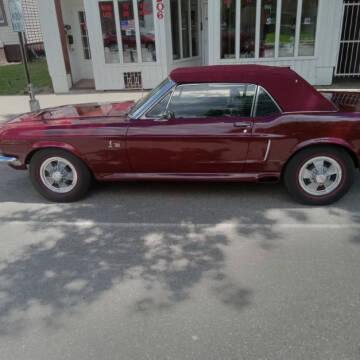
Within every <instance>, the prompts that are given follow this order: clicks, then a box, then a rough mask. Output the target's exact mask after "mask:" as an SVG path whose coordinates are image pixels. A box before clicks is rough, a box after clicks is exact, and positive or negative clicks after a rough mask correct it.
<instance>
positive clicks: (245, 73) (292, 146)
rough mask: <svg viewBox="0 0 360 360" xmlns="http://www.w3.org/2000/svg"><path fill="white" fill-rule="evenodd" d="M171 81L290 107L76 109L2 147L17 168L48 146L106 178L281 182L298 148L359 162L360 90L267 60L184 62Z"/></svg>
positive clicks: (13, 128)
mask: <svg viewBox="0 0 360 360" xmlns="http://www.w3.org/2000/svg"><path fill="white" fill-rule="evenodd" d="M170 79H171V80H172V81H173V82H175V83H176V85H179V84H199V83H248V84H255V85H259V86H262V87H263V88H265V89H266V90H267V91H268V93H269V94H270V95H271V96H272V98H273V99H274V100H275V101H276V102H277V104H278V106H279V107H280V109H281V111H280V112H279V113H277V114H274V115H271V116H267V117H256V116H254V117H247V118H237V119H236V118H235V119H234V118H233V117H228V116H223V117H213V116H212V117H208V118H186V119H184V118H178V119H177V118H172V119H168V120H167V121H155V120H156V119H151V118H131V116H129V114H128V112H129V109H130V107H131V106H132V105H133V102H125V103H115V104H86V105H69V106H64V107H60V108H54V109H46V110H44V111H42V112H40V113H36V114H28V115H24V116H21V117H19V118H16V119H14V120H13V121H10V122H8V123H6V124H4V125H3V126H2V128H0V153H1V154H3V155H5V156H8V157H14V158H16V159H17V160H16V161H15V162H13V163H10V165H11V166H12V167H14V168H17V169H26V168H27V164H29V162H30V160H31V158H32V156H33V155H34V154H35V153H36V151H38V150H39V149H44V148H56V149H59V148H60V149H64V150H66V151H68V152H71V153H72V154H74V155H75V156H77V157H78V158H79V159H81V160H82V161H83V162H84V163H85V164H86V165H87V167H88V168H89V169H90V170H91V172H92V174H93V175H94V177H95V178H96V179H98V180H101V181H112V180H206V181H214V180H221V181H277V180H279V179H280V178H281V176H282V173H283V170H284V167H285V165H286V164H287V162H288V161H289V159H291V158H292V157H293V156H294V154H296V153H297V152H299V151H300V150H302V149H305V148H309V147H311V146H316V145H319V144H323V145H324V144H326V145H331V146H334V147H339V148H342V149H344V150H345V151H346V152H347V153H348V154H349V156H351V158H352V159H353V161H354V165H355V166H356V167H358V165H359V162H360V100H359V99H360V95H359V94H357V93H327V94H321V93H320V92H318V91H316V90H315V89H314V88H313V87H312V86H311V85H309V84H308V83H307V82H306V81H305V80H304V79H302V78H301V77H300V76H299V75H297V74H296V73H295V72H293V71H292V70H290V69H288V68H278V67H267V66H257V65H239V66H210V67H198V68H184V69H178V70H175V71H173V72H172V73H171V74H170ZM326 97H327V98H326ZM330 100H333V101H330ZM238 125H239V126H238Z"/></svg>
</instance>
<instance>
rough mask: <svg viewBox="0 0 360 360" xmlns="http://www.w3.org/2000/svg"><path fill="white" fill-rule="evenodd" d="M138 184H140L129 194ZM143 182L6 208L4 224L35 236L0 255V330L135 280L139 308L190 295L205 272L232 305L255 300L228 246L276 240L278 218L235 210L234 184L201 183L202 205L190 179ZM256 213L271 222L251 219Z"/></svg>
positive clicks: (267, 244)
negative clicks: (230, 268) (177, 184)
mask: <svg viewBox="0 0 360 360" xmlns="http://www.w3.org/2000/svg"><path fill="white" fill-rule="evenodd" d="M131 186H133V187H134V189H135V191H133V192H132V193H131V192H130V194H129V188H130V187H131ZM139 186H140V185H139V184H138V185H130V186H129V185H127V186H125V189H124V188H123V189H122V190H120V191H119V192H120V193H122V194H123V195H124V197H126V196H125V194H124V192H127V196H128V198H126V199H123V200H124V202H125V203H126V204H127V205H124V203H116V202H114V201H113V202H111V201H110V202H109V201H108V199H102V200H100V199H99V197H100V194H98V195H95V196H92V197H90V198H89V199H88V200H86V201H83V202H80V203H77V204H71V205H66V204H63V205H54V204H46V203H44V204H38V205H37V206H36V207H34V206H31V208H30V209H24V210H20V211H18V210H17V211H11V212H10V213H9V214H4V213H1V216H0V224H9V223H10V224H14V226H22V227H23V229H24V230H23V231H24V232H25V231H26V233H27V234H28V236H27V237H26V238H25V237H24V239H14V240H13V241H19V242H20V243H21V246H18V247H17V249H16V250H14V251H13V252H12V253H11V254H10V256H9V257H8V258H7V259H6V260H2V261H0V334H1V333H3V334H11V333H17V332H19V331H21V330H22V329H23V328H24V327H26V326H28V323H27V321H26V320H25V318H26V316H25V314H26V313H27V312H30V311H31V309H32V308H34V307H35V308H36V307H39V308H41V309H42V312H43V315H42V318H43V321H45V322H46V324H47V325H48V326H55V324H56V322H57V319H58V318H60V317H61V316H62V315H64V314H69V313H71V311H76V309H77V308H78V306H80V305H90V304H92V303H94V302H96V301H97V300H98V299H99V298H100V297H101V296H102V295H103V294H105V293H106V292H108V291H109V290H111V289H112V288H113V287H114V284H115V283H116V284H119V283H120V284H121V283H122V282H123V281H128V280H130V281H131V280H140V281H141V282H142V284H143V287H144V289H146V294H145V295H144V296H142V297H140V298H138V299H137V300H135V302H134V306H133V308H132V309H133V310H135V311H137V312H141V313H144V312H153V311H161V310H166V309H169V308H171V307H172V306H176V304H178V303H180V302H183V301H186V300H188V299H189V297H190V294H191V292H192V291H193V290H194V289H195V287H196V286H197V285H198V284H200V283H201V282H202V281H203V280H205V281H209V282H210V284H211V285H209V286H210V288H209V293H210V295H211V296H212V297H213V298H214V299H217V300H218V301H220V302H221V303H222V304H223V305H224V306H230V307H232V308H233V309H234V310H236V311H240V310H241V309H242V308H244V307H245V306H248V305H250V304H251V302H252V298H253V290H252V289H251V288H249V287H247V286H243V285H241V276H240V278H239V279H236V281H234V280H233V279H231V277H229V276H228V274H227V273H226V269H225V265H226V249H227V247H228V246H229V245H231V244H236V243H237V242H241V241H254V242H256V243H257V244H258V245H259V246H260V247H262V248H263V249H264V250H263V251H268V250H271V249H272V248H273V246H276V241H277V240H279V239H280V237H281V235H280V234H279V233H277V232H276V231H274V230H273V229H272V228H271V225H272V224H274V223H275V221H272V220H269V219H266V218H265V216H264V213H263V211H254V212H252V211H250V212H249V211H245V209H244V210H243V211H242V210H241V209H237V210H236V209H235V208H234V206H233V205H231V203H232V202H233V200H231V197H233V196H234V195H237V194H236V191H235V193H234V192H233V193H232V195H230V196H229V197H228V198H227V199H225V200H224V194H225V192H226V191H223V190H220V188H219V187H218V185H212V189H213V190H214V191H213V192H212V193H211V192H210V193H208V191H209V189H207V191H206V190H202V189H201V190H200V185H199V188H196V191H195V192H196V196H198V197H201V199H200V202H201V203H202V205H201V207H199V208H197V207H196V205H195V204H196V203H197V202H198V201H197V200H195V199H194V192H193V191H192V192H191V191H190V189H191V187H189V188H187V190H188V192H187V194H186V191H185V194H182V195H181V193H182V192H183V190H184V189H181V190H179V189H178V190H175V188H173V189H172V190H171V187H170V191H169V187H168V188H167V192H166V195H165V194H164V193H163V192H162V191H163V190H164V188H163V187H162V191H160V189H158V190H157V192H158V193H157V194H156V196H154V193H151V192H150V194H149V193H148V191H145V189H146V187H149V186H150V187H154V186H155V188H157V187H159V186H160V185H144V189H142V188H141V189H139ZM225 186H226V185H225ZM136 189H137V190H136ZM147 190H149V189H147ZM185 190H186V187H185ZM216 190H219V191H216ZM230 192H231V189H230ZM219 193H220V194H221V196H219ZM111 194H112V195H111ZM111 194H108V195H109V196H112V197H113V198H114V194H113V191H111ZM102 195H104V194H102ZM118 195H119V194H118ZM130 198H131V199H130ZM180 198H182V201H180ZM221 199H222V200H223V203H220V202H219V201H220V200H221ZM103 201H104V203H102V202H103ZM205 205H206V206H205ZM254 221H256V222H257V223H263V224H267V225H268V226H265V227H259V228H258V227H256V226H255V227H253V226H251V225H252V224H253V223H254ZM32 236H33V238H32ZM158 289H161V294H162V295H161V297H159V296H158V293H157V291H158ZM214 289H215V290H214Z"/></svg>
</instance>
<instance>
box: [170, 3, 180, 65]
mask: <svg viewBox="0 0 360 360" xmlns="http://www.w3.org/2000/svg"><path fill="white" fill-rule="evenodd" d="M170 11H171V34H172V48H173V59H174V60H177V59H180V58H181V55H180V36H179V8H178V0H171V1H170Z"/></svg>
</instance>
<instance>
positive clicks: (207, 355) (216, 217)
mask: <svg viewBox="0 0 360 360" xmlns="http://www.w3.org/2000/svg"><path fill="white" fill-rule="evenodd" d="M359 308H360V176H357V181H356V184H355V186H354V188H353V189H352V191H351V192H350V193H349V195H347V196H346V198H344V199H343V200H342V201H340V202H339V203H337V204H335V205H334V206H331V207H324V208H316V207H306V206H301V205H298V204H296V203H294V202H293V201H292V200H291V199H290V198H289V197H288V195H287V194H286V192H285V190H284V189H283V188H282V186H281V185H258V184H227V183H219V184H218V183H211V184H206V183H195V184H190V183H124V184H121V183H119V184H103V185H96V186H95V188H94V190H93V191H92V192H91V194H90V196H89V197H88V198H87V199H85V200H84V201H82V202H79V203H76V204H65V205H64V204H63V205H57V204H51V203H48V202H47V201H45V200H43V199H42V198H40V197H39V196H38V195H37V193H35V191H34V190H33V189H32V187H31V185H30V183H29V180H28V177H27V173H26V172H16V171H14V170H12V169H9V168H8V167H7V166H6V165H5V164H0V359H1V360H13V359H16V360H53V359H54V360H60V359H61V360H64V359H76V360H82V359H84V360H85V359H86V360H88V359H96V360H115V359H116V360H117V359H119V360H128V359H131V360H132V359H139V360H145V359H154V360H161V359H169V360H170V359H171V360H175V359H179V360H180V359H181V360H184V359H206V360H212V359H234V360H241V359H246V360H253V359H254V360H255V359H256V360H260V359H264V360H265V359H276V360H281V359H284V360H297V359H299V360H304V359H306V360H311V359H314V360H315V359H316V360H319V359H321V360H322V359H327V360H332V359H334V360H341V359H351V360H354V359H360V311H359Z"/></svg>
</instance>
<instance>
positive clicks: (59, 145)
mask: <svg viewBox="0 0 360 360" xmlns="http://www.w3.org/2000/svg"><path fill="white" fill-rule="evenodd" d="M47 148H53V149H62V150H66V151H68V152H70V153H72V154H74V155H75V156H77V157H78V158H80V159H81V160H82V161H83V162H84V163H85V164H86V165H87V166H89V164H88V163H87V161H86V159H85V158H84V156H83V154H82V153H81V152H80V151H79V150H78V149H77V148H76V147H74V146H73V145H70V144H67V143H64V142H58V141H39V142H36V143H34V144H33V145H32V146H31V148H30V151H29V153H28V154H27V155H26V158H25V159H24V163H25V164H26V163H27V162H28V161H29V159H30V158H31V156H32V155H33V154H34V153H35V151H38V150H41V149H47Z"/></svg>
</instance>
